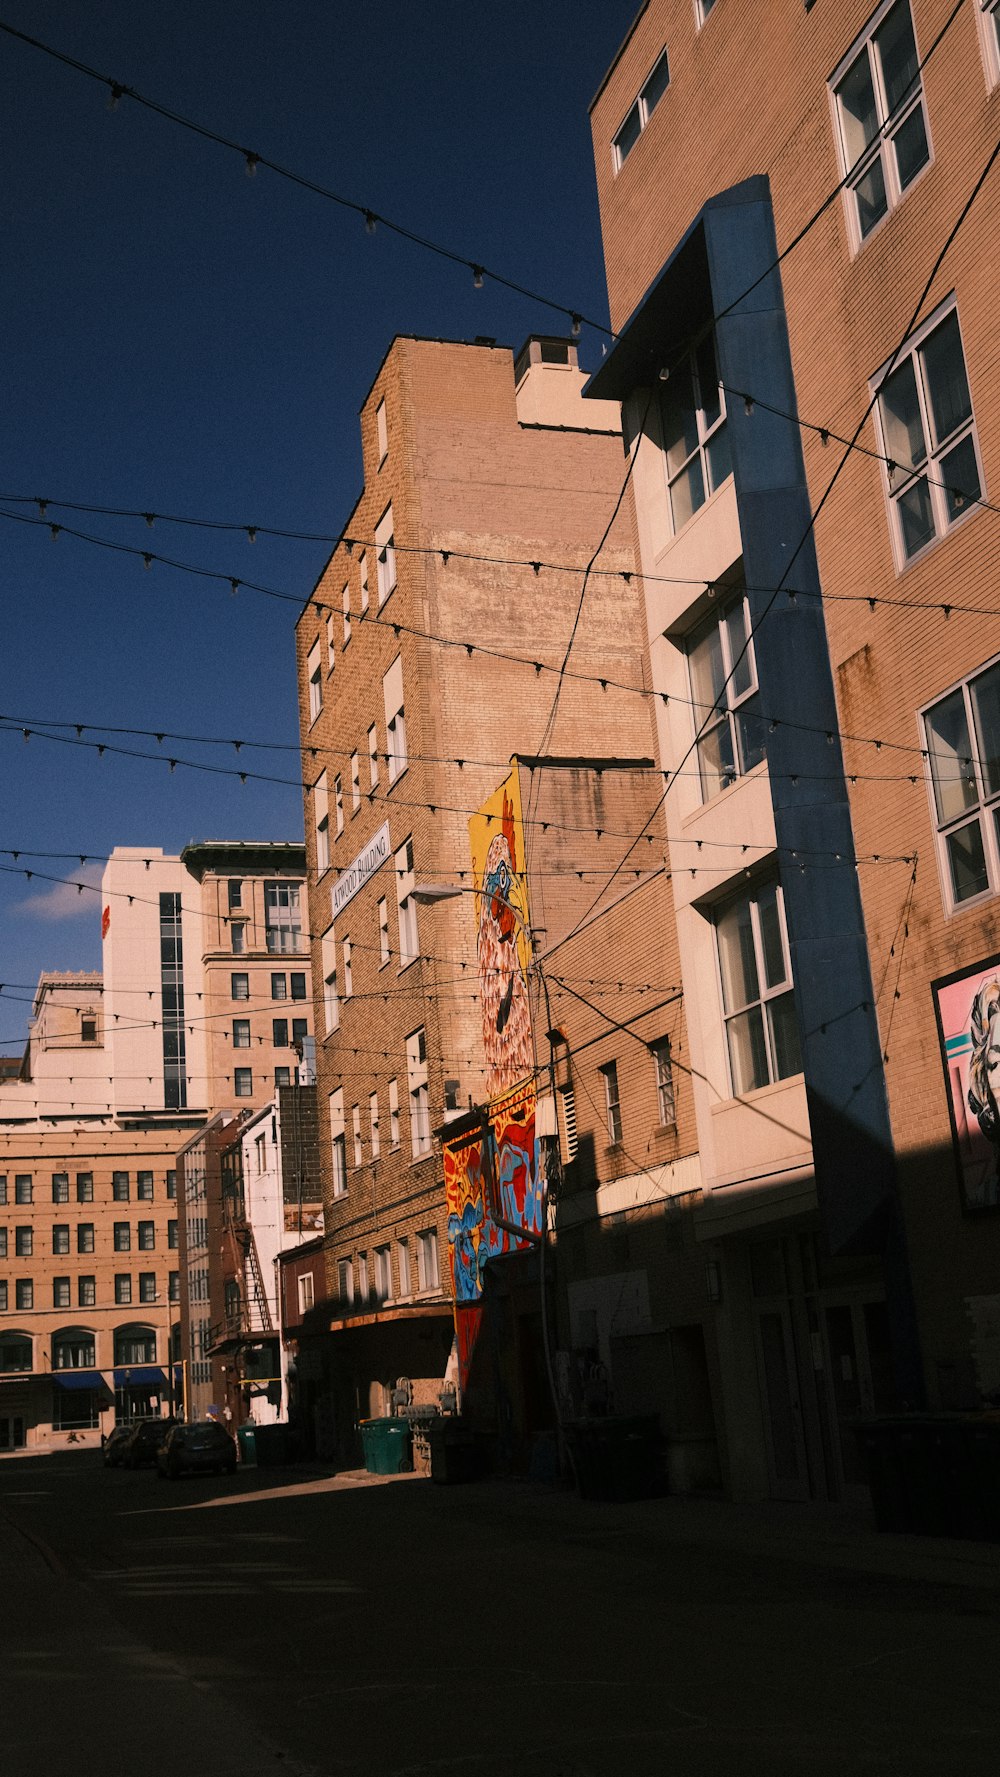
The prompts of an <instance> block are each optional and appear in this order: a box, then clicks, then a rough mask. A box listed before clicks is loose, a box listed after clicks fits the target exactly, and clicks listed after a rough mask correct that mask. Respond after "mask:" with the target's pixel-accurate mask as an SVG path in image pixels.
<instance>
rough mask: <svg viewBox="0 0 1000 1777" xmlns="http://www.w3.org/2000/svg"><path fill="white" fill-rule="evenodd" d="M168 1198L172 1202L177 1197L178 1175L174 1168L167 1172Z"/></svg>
mask: <svg viewBox="0 0 1000 1777" xmlns="http://www.w3.org/2000/svg"><path fill="white" fill-rule="evenodd" d="M167 1196H168V1198H169V1199H170V1201H171V1202H173V1200H174V1198H175V1197H176V1196H177V1173H176V1171H175V1170H174V1168H173V1167H172V1166H171V1167H169V1168H168V1170H167Z"/></svg>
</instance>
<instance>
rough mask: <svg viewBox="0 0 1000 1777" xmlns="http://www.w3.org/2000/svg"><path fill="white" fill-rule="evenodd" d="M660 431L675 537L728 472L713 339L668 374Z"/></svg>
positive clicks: (722, 403)
mask: <svg viewBox="0 0 1000 1777" xmlns="http://www.w3.org/2000/svg"><path fill="white" fill-rule="evenodd" d="M660 425H661V428H662V434H663V451H664V457H665V465H666V475H667V494H668V498H669V501H670V517H671V522H672V524H673V528H674V530H675V532H676V531H679V530H680V529H681V528H682V526H684V525H686V524H687V522H688V519H689V518H692V517H693V516H694V514H695V513H696V512H697V511H698V510H699V508H700V507H702V506H704V504H705V501H706V500H707V499H708V496H709V494H714V492H715V490H716V488H718V487H721V486H722V483H723V482H724V481H725V479H726V476H727V475H729V474H730V472H731V469H732V465H731V463H730V460H729V437H728V434H727V431H726V400H725V396H724V394H723V392H722V390H721V388H720V387H719V367H718V362H717V359H716V355H715V336H714V334H712V333H707V334H706V335H705V337H704V338H703V339H702V340H701V341H700V343H699V344H698V345H696V346H695V348H694V350H693V351H692V352H690V353H689V355H688V356H687V358H685V359H684V360H683V361H682V362H681V363H680V364H678V365H677V366H676V368H675V369H673V370H671V372H670V377H669V380H668V381H667V382H666V383H664V384H663V386H662V390H661V393H660Z"/></svg>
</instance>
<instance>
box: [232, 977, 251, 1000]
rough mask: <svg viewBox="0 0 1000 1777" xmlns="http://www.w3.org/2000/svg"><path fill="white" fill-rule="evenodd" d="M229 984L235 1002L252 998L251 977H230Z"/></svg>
mask: <svg viewBox="0 0 1000 1777" xmlns="http://www.w3.org/2000/svg"><path fill="white" fill-rule="evenodd" d="M229 983H230V988H231V991H232V997H233V999H234V1000H248V999H249V998H250V977H249V975H242V974H240V975H230V977H229Z"/></svg>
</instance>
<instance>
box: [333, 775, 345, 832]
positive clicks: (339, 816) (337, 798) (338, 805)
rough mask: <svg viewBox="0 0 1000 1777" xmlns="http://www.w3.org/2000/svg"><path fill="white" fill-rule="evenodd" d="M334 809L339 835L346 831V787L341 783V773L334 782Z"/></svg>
mask: <svg viewBox="0 0 1000 1777" xmlns="http://www.w3.org/2000/svg"><path fill="white" fill-rule="evenodd" d="M333 809H334V815H335V817H336V822H337V833H338V835H339V834H341V833H342V832H343V831H344V786H343V784H342V783H341V781H340V773H339V771H338V773H337V775H336V777H335V778H334V780H333Z"/></svg>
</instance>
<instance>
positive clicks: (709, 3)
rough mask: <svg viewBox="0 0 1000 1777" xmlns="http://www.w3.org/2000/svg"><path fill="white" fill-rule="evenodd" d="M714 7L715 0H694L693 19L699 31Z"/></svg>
mask: <svg viewBox="0 0 1000 1777" xmlns="http://www.w3.org/2000/svg"><path fill="white" fill-rule="evenodd" d="M714 5H715V0H694V19H695V24H696V25H697V27H698V30H699V31H700V30H701V27H702V25H703V24H704V23H705V21H706V20H707V18H708V16H709V14H710V12H711V11H712V8H713V7H714Z"/></svg>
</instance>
